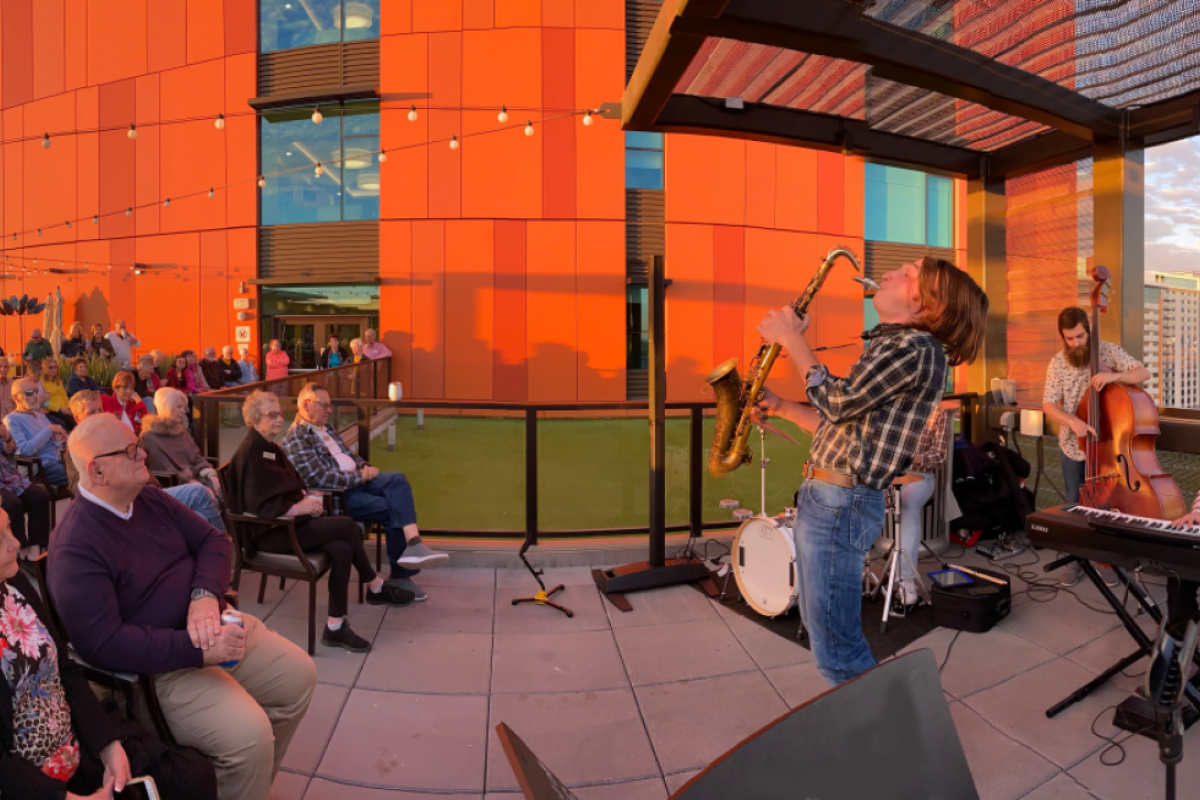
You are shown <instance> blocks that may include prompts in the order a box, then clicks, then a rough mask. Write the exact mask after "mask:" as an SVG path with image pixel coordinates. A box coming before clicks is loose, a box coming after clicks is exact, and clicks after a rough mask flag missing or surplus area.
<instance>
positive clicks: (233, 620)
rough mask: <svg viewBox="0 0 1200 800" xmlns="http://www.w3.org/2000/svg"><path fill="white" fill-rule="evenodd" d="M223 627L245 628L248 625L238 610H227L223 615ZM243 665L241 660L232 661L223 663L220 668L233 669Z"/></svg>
mask: <svg viewBox="0 0 1200 800" xmlns="http://www.w3.org/2000/svg"><path fill="white" fill-rule="evenodd" d="M221 624H222V625H237V626H238V627H239V628H245V627H246V623H245V622H243V621H242V614H241V612H240V611H238V610H237V609H236V608H227V609H225V610H224V611H223V612H222V613H221ZM240 663H241V659H234V660H232V661H222V662H221V663H220V665H219V666H221V667H223V668H224V669H233V668H234V667H236V666H237V665H238V664H240Z"/></svg>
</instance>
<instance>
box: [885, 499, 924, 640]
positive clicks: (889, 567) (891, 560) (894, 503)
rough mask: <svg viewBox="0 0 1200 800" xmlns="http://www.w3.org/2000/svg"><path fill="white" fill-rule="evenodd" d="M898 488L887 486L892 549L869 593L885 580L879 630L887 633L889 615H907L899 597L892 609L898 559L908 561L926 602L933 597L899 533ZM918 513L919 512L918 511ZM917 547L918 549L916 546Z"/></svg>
mask: <svg viewBox="0 0 1200 800" xmlns="http://www.w3.org/2000/svg"><path fill="white" fill-rule="evenodd" d="M900 488H901V487H899V486H896V485H894V484H893V485H891V486H889V487H888V488H887V489H886V490H885V491H886V496H887V500H888V505H890V506H891V507H892V530H893V532H894V535H895V538H894V539H892V551H891V552H890V553H888V558H887V563H885V564H884V567H883V575H882V576H881V577H880V579H879V583H878V584H876V586H875V589H874V591H872V593H871V599H872V600H874V599H875V598H876V596H878V595H879V591H880V590H881V589H882V588H883V584H884V581H885V580H886V581H887V591H886V592H885V593H884V598H883V621H882V622H881V623H880V624H879V632H880V633H887V624H888V618H889V617H904V616H907V614H906V612H905V610H904V600H903V598H900V604H899V605H900V607H899V609H893V607H892V601H893V599H894V597H895V593H896V592H898V591H899V589H900V587H899V586H898V583H899V580H900V572H901V570H900V563H901V562H900V559H904V560H905V561H907V562H908V566H909V567H910V568H912V571H913V577H914V578H915V580H916V582H917V592H918V593H919V594H920V595H921V597H922V598H923V599H924V600H925V602H926V603H930V604H932V602H933V598H932V597H931V596H930V594H929V590H928V589H927V588H925V582H924V581H923V580H921V573H920V572H919V571H918V570H917V565H916V564H914V563H913V560H912V556H910V555H909V554H908V552H907V551H906V550H905V549H904V537H903V536H902V535H901V532H900V531H901V528H900V525H901V516H900ZM918 513H919V512H918ZM918 549H920V548H919V547H918Z"/></svg>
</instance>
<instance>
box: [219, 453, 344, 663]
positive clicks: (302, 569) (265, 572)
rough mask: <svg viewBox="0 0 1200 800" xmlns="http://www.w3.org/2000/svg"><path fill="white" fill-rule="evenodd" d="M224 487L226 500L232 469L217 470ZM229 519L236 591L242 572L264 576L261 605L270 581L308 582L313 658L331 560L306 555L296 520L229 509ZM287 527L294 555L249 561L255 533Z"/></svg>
mask: <svg viewBox="0 0 1200 800" xmlns="http://www.w3.org/2000/svg"><path fill="white" fill-rule="evenodd" d="M217 476H218V478H219V480H220V483H221V492H222V494H224V495H225V497H231V496H232V495H230V493H229V465H228V464H226V465H225V466H223V467H220V468H219V469H218V470H217ZM221 515H222V516H223V517H224V519H225V530H226V532H227V533H228V534H229V536H230V538H232V540H233V559H234V560H233V584H232V585H233V588H234V589H238V588H240V585H241V580H242V570H243V569H246V570H250V571H251V572H257V573H259V574H260V575H261V576H262V582H261V583H260V584H259V587H258V602H259V604H261V603H262V602H263V599H264V598H265V596H266V592H267V578H268V577H269V576H272V575H274V576H278V577H279V578H280V586H281V587H282V585H283V581H284V580H286V579H288V578H294V579H295V580H298V581H304V582H305V583H307V584H308V654H309V655H310V656H311V655H313V654H314V653H315V652H316V649H317V583H318V582H319V581H320V580H321V578H323V577H324V576H325V573H327V572H329V567H330V566H331V564H330V560H329V556H327V555H325V554H324V553H306V552H305V551H304V550H302V549H301V548H300V543H299V542H298V541H297V540H296V520H295V519H294V518H293V517H274V518H267V517H256V516H254V515H253V514H238V513H235V512H234V511H233V510H232V509H230V508H229V507H228V506H227V505H226V506H224V507H223V508H222V510H221ZM281 526H282V527H284V528H286V529H287V532H288V539H289V541H290V542H291V544H292V552H291V553H263V552H261V551H256V552H254V555H253V557H247V555H246V552H247V551H246V548H245V543H246V542H248V541H252V537H253V536H254V529H256V528H258V529H260V530H262V531H264V532H265V531H267V530H270V529H271V528H277V527H281ZM359 593H360V594H361V593H362V581H361V580H360V581H359Z"/></svg>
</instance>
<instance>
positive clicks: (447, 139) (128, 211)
mask: <svg viewBox="0 0 1200 800" xmlns="http://www.w3.org/2000/svg"><path fill="white" fill-rule="evenodd" d="M399 110H404V109H399ZM489 110H494V109H489ZM593 111H594V110H593V109H584V110H583V111H580V110H572V111H569V112H567V113H563V114H559V115H558V116H554V117H547V118H545V119H543V120H541V121H540V122H539V123H538V124H540V125H544V124H546V123H547V122H556V121H558V120H562V119H569V118H571V117H580V116H582V117H583V118H584V124H587V125H590V124H591V123H590V122H587V120H589V119H591V118H592V114H593ZM409 113H410V114H411V113H412V112H411V111H410V112H409ZM506 116H507V115H506ZM532 127H533V122H532V121H527V122H526V123H515V124H512V125H503V126H501V127H497V128H488V129H486V130H480V131H474V132H472V133H463V134H461V135H459V134H452V135H450V136H443V137H441V138H438V139H430V140H428V141H425V142H414V143H411V144H406V145H400V146H397V147H386V148H380V149H379V150H374V151H371V152H369V153H366V154H365V155H371V156H380V160H385V159H386V157H387V154H388V153H398V152H401V151H404V150H413V149H416V148H419V147H428V146H429V145H436V144H443V143H445V144H448V145H449V146H450V147H451V149H455V150H457V149H458V146H459V144H460V143H461V141H462V140H464V139H470V138H475V137H478V136H486V135H488V134H491V133H501V132H503V131H511V130H517V129H521V130H524V131H525V133H526V135H530V136H531V135H532V134H531V133H530V129H531V128H532ZM116 130H127V129H126V128H117V129H116ZM363 155H364V154H363V153H356V154H355V155H353V156H342V157H341V158H338V159H330V160H328V161H323V162H320V163H318V164H317V165H316V167H318V168H323V167H327V166H329V165H333V164H338V165H340V164H341V163H342V162H343V161H346V160H348V159H349V158H355V159H358V158H362V157H363ZM313 168H314V165H305V166H299V167H289V168H288V169H282V170H278V171H276V172H269V173H263V174H260V175H258V176H256V177H254V178H243V179H242V180H237V181H233V182H231V183H226V184H223V185H214V186H211V187H209V188H207V189H200V190H198V191H195V192H189V193H187V194H179V195H174V196H173V197H170V198H164V199H163V200H154V201H152V202H148V203H142V204H140V205H135V206H128V207H126V208H125V209H123V210H120V211H111V212H106V213H104V214H99V213H97V214H93V215H92V216H90V217H81V218H79V219H76V220H65V221H63V222H61V223H59V224H55V225H48V226H45V227H42V228H29V229H27V230H24V231H12V232H9V233H7V234H5V235H4V239H3V241H4V242H5V243H6V244H7V243H8V242H11V241H13V240H14V239H15V237H18V236H27V235H29V234H33V233H36V234H37V236H39V237H40V236H42V234H43V231H48V230H55V229H58V228H71V227H72V224H73V223H76V224H78V223H82V222H86V221H91V222H92V223H93V224H99V221H100V220H101V219H104V218H108V217H117V216H120V215H122V214H123V215H125V216H132V214H133V212H134V211H139V210H143V209H149V208H155V207H159V206H165V207H169V206H170V203H171V201H172V200H175V201H176V202H178V201H179V200H185V199H188V198H192V197H200V196H201V195H206V196H208V197H210V198H211V197H213V196H214V195H215V191H216V189H229V188H232V187H235V186H244V185H245V184H247V183H258V184H259V186H262V185H263V183H264V182H265V181H266V180H267V179H270V178H278V177H282V176H285V175H291V174H294V173H299V172H304V171H306V170H309V169H313ZM317 174H318V175H319V174H320V173H319V172H318V173H317ZM89 241H103V240H95V239H79V240H76V241H74V242H56V243H54V245H50V246H58V245H60V244H61V245H67V244H76V243H79V242H89ZM12 249H14V250H22V251H24V250H28V249H29V246H28V245H27V246H25V247H14V248H12ZM11 258H15V259H17V260H22V261H23V260H28V259H31V258H32V261H33V264H34V265H37V263H38V260H39V258H42V256H29V255H17V256H13V255H6V256H5V262H4V268H5V269H7V268H8V265H9V264H11V263H12V262H11V260H10V259H11ZM45 260H46V261H47V262H48V264H47V266H46V267H45V268H44V269H38V270H34V271H35V272H44V271H47V270H49V269H53V264H54V262H58V263H59V264H60V265H61V266H65V265H66V264H85V265H86V264H90V263H91V261H90V260H89V261H81V260H78V259H76V260H71V259H59V258H54V257H52V256H51V257H47V258H45ZM104 263H105V264H106V265H108V266H107V267H106V269H103V270H98V271H93V270H89V272H97V274H101V275H103V274H109V270H110V269H111V267H112V265H116V266H119V267H125V268H128V270H129V271H133V270H134V266H135V265H134V264H130V263H128V262H126V263H118V262H108V261H104ZM139 272H140V271H139ZM5 277H7V276H5Z"/></svg>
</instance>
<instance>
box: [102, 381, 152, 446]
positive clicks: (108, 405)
mask: <svg viewBox="0 0 1200 800" xmlns="http://www.w3.org/2000/svg"><path fill="white" fill-rule="evenodd" d="M112 389H113V393H112V394H102V395H100V402H101V403H103V404H104V410H105V411H107V412H109V413H110V414H115V415H116V417H117V419H119V420H121V422H124V423H125V424H126V425H128V426H129V430H131V431H133V433H134V435H135V436H136V435H137V434H139V433H141V432H142V417H144V416H146V415H147V414H148V413H150V412H149V411H148V410H147V409H146V404H145V403H143V402H142V398H140V397H138V395H137V392H136V391H134V384H133V374H132V373H129V372H118V373H117V374H116V375H115V376H114V377H113V383H112Z"/></svg>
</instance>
